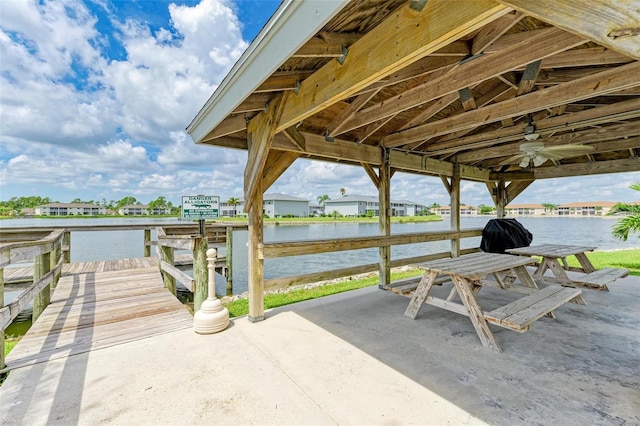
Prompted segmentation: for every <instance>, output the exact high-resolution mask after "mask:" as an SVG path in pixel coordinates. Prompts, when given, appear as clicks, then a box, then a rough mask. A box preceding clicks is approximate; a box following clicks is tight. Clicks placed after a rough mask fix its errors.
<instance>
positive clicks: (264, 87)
mask: <svg viewBox="0 0 640 426" xmlns="http://www.w3.org/2000/svg"><path fill="white" fill-rule="evenodd" d="M311 74H312V71H280V72H275V73H273V74H271V76H269V78H267V79H266V80H265V81H264V83H262V84H261V85H260V86H258V88H257V89H256V90H255V91H254V93H264V92H280V91H282V90H295V89H296V87H297V84H298V82H300V81H302V80H304V79H305V78H307V77H308V76H309V75H311Z"/></svg>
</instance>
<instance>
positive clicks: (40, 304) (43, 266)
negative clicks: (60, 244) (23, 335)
mask: <svg viewBox="0 0 640 426" xmlns="http://www.w3.org/2000/svg"><path fill="white" fill-rule="evenodd" d="M50 270H51V253H50V252H49V253H43V254H40V255H38V256H36V257H35V259H34V260H33V282H34V283H35V282H37V281H39V280H40V278H42V277H43V276H44V275H45V274H46V273H47V272H49V271H50ZM50 302H51V284H49V285H47V286H46V287H44V288H43V289H42V290H40V292H39V293H38V294H36V296H35V297H34V298H33V322H36V320H37V319H38V317H40V315H41V314H42V312H43V311H44V308H46V307H47V305H49V303H50Z"/></svg>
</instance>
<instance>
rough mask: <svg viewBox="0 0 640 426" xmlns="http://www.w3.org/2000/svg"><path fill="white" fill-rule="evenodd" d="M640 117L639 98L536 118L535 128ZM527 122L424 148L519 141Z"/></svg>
mask: <svg viewBox="0 0 640 426" xmlns="http://www.w3.org/2000/svg"><path fill="white" fill-rule="evenodd" d="M639 116H640V99H632V100H629V101H624V102H619V103H617V104H614V105H607V106H602V107H598V108H592V109H588V110H585V111H581V112H575V113H572V114H563V115H560V116H557V117H550V118H546V119H544V120H540V121H536V131H537V132H538V133H540V134H541V135H543V136H544V135H546V134H549V133H551V132H554V131H566V130H571V129H579V128H583V127H587V126H594V125H598V124H602V123H607V122H609V121H612V120H616V119H618V120H623V119H633V118H637V117H639ZM525 125H526V123H525V124H520V125H517V126H514V127H510V128H505V129H498V130H494V131H491V132H484V133H480V134H477V135H472V136H467V137H464V138H460V139H458V140H455V141H446V142H443V143H438V144H432V145H429V146H427V147H426V148H425V152H428V153H429V154H430V155H442V154H449V153H452V152H456V151H457V150H458V149H460V147H465V149H476V148H484V147H487V146H491V145H495V144H496V143H502V142H508V141H514V140H518V139H520V138H521V137H522V134H523V132H524V127H525Z"/></svg>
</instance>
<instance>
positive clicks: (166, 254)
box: [158, 241, 178, 296]
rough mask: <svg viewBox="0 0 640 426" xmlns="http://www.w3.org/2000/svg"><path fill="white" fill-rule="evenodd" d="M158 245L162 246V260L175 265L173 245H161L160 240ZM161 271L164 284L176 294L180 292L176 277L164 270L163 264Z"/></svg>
mask: <svg viewBox="0 0 640 426" xmlns="http://www.w3.org/2000/svg"><path fill="white" fill-rule="evenodd" d="M158 247H160V260H162V261H163V262H167V263H168V264H170V265H171V266H175V265H174V260H173V247H167V246H163V245H160V241H158ZM160 273H161V274H162V281H163V282H164V286H165V287H166V288H167V289H168V290H169V291H170V292H171V293H173V295H174V296H176V295H177V294H178V291H177V290H176V279H175V278H173V277H172V276H171V275H170V274H169V273H167V272H165V271H163V270H162V265H160Z"/></svg>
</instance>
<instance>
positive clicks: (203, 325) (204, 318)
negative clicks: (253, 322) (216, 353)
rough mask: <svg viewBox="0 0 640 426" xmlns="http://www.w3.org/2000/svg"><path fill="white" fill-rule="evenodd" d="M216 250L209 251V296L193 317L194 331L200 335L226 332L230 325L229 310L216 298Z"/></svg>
mask: <svg viewBox="0 0 640 426" xmlns="http://www.w3.org/2000/svg"><path fill="white" fill-rule="evenodd" d="M217 254H218V253H217V251H216V250H215V249H209V250H207V269H208V270H209V280H208V287H209V295H208V297H207V300H205V301H204V302H202V306H201V307H200V310H199V311H198V312H196V313H195V315H194V316H193V330H194V331H195V332H196V333H198V334H212V333H217V332H219V331H222V330H224V329H225V328H227V326H228V325H229V310H227V308H225V307H224V306H222V302H220V300H218V299H217V298H216V277H215V273H216V257H217Z"/></svg>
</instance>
